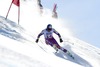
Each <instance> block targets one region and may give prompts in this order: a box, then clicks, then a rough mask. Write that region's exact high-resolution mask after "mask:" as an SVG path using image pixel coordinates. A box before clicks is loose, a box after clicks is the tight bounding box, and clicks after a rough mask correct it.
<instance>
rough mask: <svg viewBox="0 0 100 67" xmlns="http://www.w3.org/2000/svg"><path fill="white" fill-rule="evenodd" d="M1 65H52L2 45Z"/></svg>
mask: <svg viewBox="0 0 100 67" xmlns="http://www.w3.org/2000/svg"><path fill="white" fill-rule="evenodd" d="M0 67H51V66H49V65H47V64H45V63H43V62H40V61H37V60H33V59H32V58H30V57H28V56H25V55H22V54H20V53H16V52H14V51H12V50H9V49H7V48H4V47H2V46H0Z"/></svg>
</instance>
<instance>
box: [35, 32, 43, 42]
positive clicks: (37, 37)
mask: <svg viewBox="0 0 100 67" xmlns="http://www.w3.org/2000/svg"><path fill="white" fill-rule="evenodd" d="M41 35H43V31H42V32H41V33H40V34H39V35H38V36H37V39H36V43H38V41H39V38H40V36H41Z"/></svg>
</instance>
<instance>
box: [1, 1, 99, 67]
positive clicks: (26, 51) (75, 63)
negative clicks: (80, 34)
mask: <svg viewBox="0 0 100 67" xmlns="http://www.w3.org/2000/svg"><path fill="white" fill-rule="evenodd" d="M7 1H8V2H9V3H8V4H10V2H11V0H7ZM5 2H6V0H3V1H0V4H1V5H0V8H2V7H3V6H2V5H3V4H2V3H5ZM8 4H5V6H4V9H3V10H1V11H0V14H1V15H2V16H4V15H5V13H6V11H4V10H5V9H6V10H7V9H8V7H6V6H8ZM36 4H37V3H36V0H29V1H25V2H24V1H22V0H21V19H20V25H18V24H17V20H16V16H14V15H13V14H11V13H13V12H16V9H17V7H16V6H14V5H13V7H12V9H11V10H12V11H11V13H10V16H9V17H8V18H9V19H10V20H12V21H10V20H9V19H7V20H5V19H4V17H2V16H0V40H1V41H0V67H62V66H65V67H66V66H68V67H100V49H99V48H96V47H94V46H92V45H90V44H88V43H86V42H84V41H81V40H79V39H77V38H75V37H72V36H71V35H72V33H71V32H70V31H69V29H68V28H66V27H63V26H64V25H63V24H62V22H63V20H61V19H54V18H52V17H51V12H50V10H49V9H47V8H44V9H45V10H44V13H43V15H40V13H39V11H38V7H37V5H36ZM33 8H34V9H33ZM26 9H27V10H26ZM3 11H4V12H3ZM16 13H17V12H16ZM16 15H17V14H16ZM48 20H49V21H48ZM48 23H50V24H52V25H53V27H54V28H55V29H57V30H58V31H59V32H60V33H61V35H62V37H63V40H64V42H63V43H59V41H58V37H57V36H56V35H54V36H55V38H56V39H57V41H58V43H59V44H60V45H61V46H62V47H64V48H66V49H68V50H69V51H70V52H71V53H72V54H73V56H74V57H75V59H74V60H73V59H72V58H71V57H69V56H68V55H67V54H65V53H63V52H62V51H59V52H58V53H55V50H54V49H53V48H52V47H50V46H49V45H46V44H45V42H44V39H43V36H42V37H41V38H40V41H39V43H35V39H36V37H37V35H38V33H40V32H41V30H42V29H44V28H45V27H46V25H47V24H48ZM62 31H64V32H62Z"/></svg>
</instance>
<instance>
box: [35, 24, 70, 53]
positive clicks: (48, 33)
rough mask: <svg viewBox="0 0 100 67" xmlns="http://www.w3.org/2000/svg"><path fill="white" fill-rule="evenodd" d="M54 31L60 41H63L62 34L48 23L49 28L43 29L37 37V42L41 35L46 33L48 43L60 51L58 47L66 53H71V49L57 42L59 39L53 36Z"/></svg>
mask: <svg viewBox="0 0 100 67" xmlns="http://www.w3.org/2000/svg"><path fill="white" fill-rule="evenodd" d="M53 33H55V34H57V35H58V36H59V39H60V42H63V40H62V38H61V35H60V34H59V33H58V32H57V31H56V30H55V29H54V28H52V25H51V24H48V25H47V28H46V29H44V30H42V32H41V33H40V34H39V35H38V37H37V39H36V43H38V41H39V38H40V36H41V35H43V34H44V37H45V42H46V44H47V45H50V46H52V47H53V48H54V49H55V50H56V51H58V49H60V50H62V51H63V52H64V53H69V51H67V50H66V49H64V48H63V47H61V46H60V45H59V44H58V43H57V41H56V40H55V39H54V37H53Z"/></svg>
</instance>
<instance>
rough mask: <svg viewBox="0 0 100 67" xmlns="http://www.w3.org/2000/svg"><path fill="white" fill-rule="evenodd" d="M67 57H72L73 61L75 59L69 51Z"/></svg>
mask: <svg viewBox="0 0 100 67" xmlns="http://www.w3.org/2000/svg"><path fill="white" fill-rule="evenodd" d="M67 55H68V56H70V57H71V58H72V59H75V58H74V56H73V55H72V54H71V53H70V52H69V51H67Z"/></svg>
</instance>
